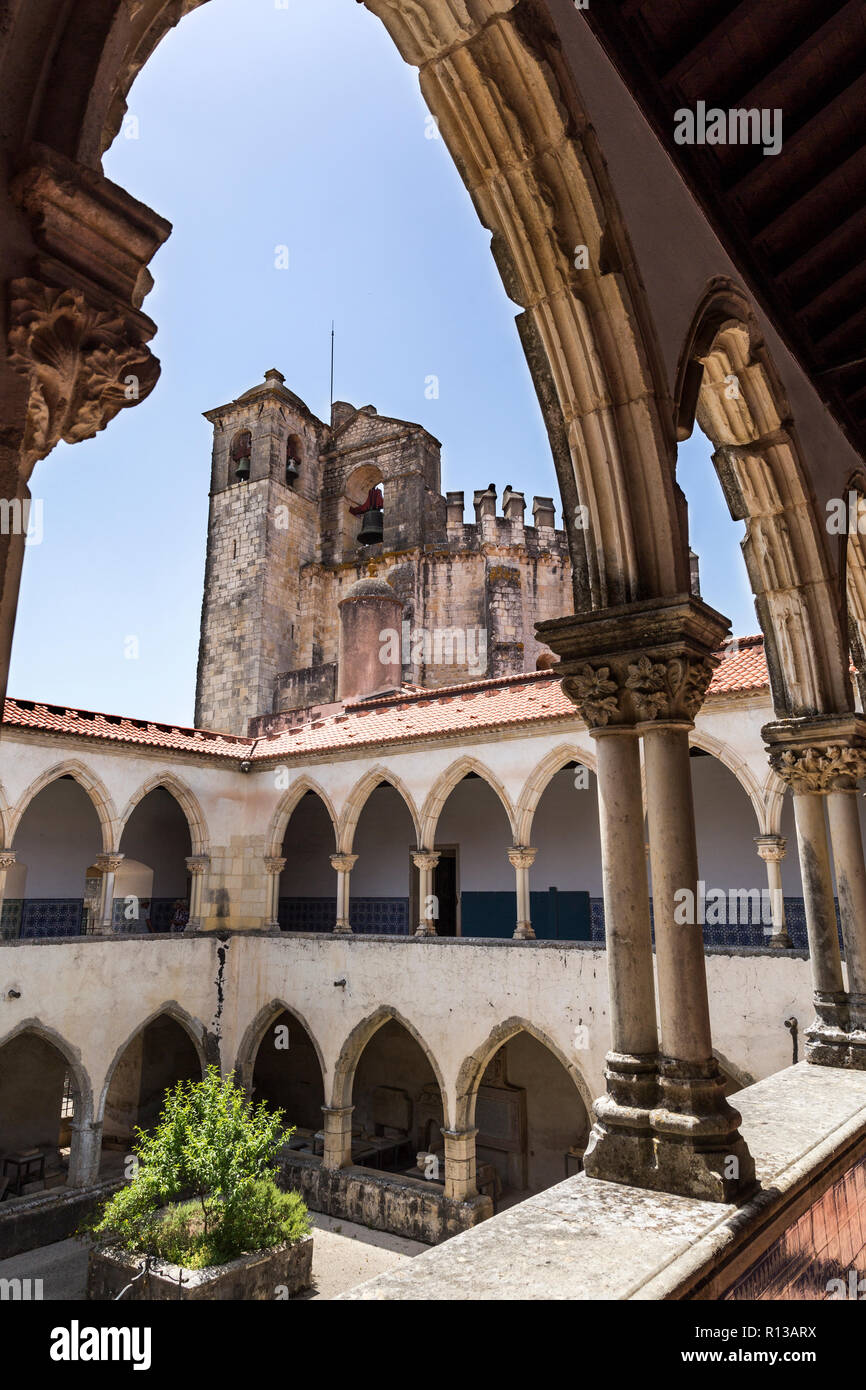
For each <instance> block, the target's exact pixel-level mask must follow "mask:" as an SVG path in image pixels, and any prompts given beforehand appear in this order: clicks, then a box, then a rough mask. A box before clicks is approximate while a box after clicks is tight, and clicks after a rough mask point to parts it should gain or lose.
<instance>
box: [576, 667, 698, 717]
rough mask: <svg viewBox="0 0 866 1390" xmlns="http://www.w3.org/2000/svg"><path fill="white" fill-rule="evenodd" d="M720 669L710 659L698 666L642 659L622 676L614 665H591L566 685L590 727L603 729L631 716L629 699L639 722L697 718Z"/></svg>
mask: <svg viewBox="0 0 866 1390" xmlns="http://www.w3.org/2000/svg"><path fill="white" fill-rule="evenodd" d="M716 664H717V663H716V662H715V661H713V660H712V659H710V658H709V657H707V658H705V659H703V660H699V661H693V660H690V659H688V658H686V657H674V658H671V659H670V660H668V661H653V660H652V659H651V658H650V657H648V656H640V657H638V659H637V661H634V662H628V663H627V664H625V665H624V667H623V674H622V675H618V674H617V672H616V670H614V669H613V668H612V667H611V666H597V667H593V666H591V665H590V664H589V662H586V663H584V665H583V666H579V667H578V669H577V671H576V672H574V673H573V674H572V675H569V676H567V677H566V678H565V680H563V683H562V684H563V689H564V690H565V693H566V694H567V695H568V697H569V699H570V700H573V701H574V703H575V704H576V705H577V706H578V708H579V709H580V712H581V715H582V716H583V718H584V719H585V721H586V723H587V724H588V725H589V726H590V728H598V727H603V726H604V725H606V724H608V723H610V721H611V719H613V720H614V722H616V720H617V717H618V716H624V715H627V713H628V711H627V704H628V703H629V702H628V701H627V700H626V699H624V697H626V696H628V697H630V704H631V706H632V710H633V714H634V718H635V719H636V720H637V721H639V722H644V721H650V720H654V719H694V717H695V715H696V714H697V712H698V710H699V709H700V707H701V703H702V702H703V698H704V695H705V694H706V689H707V686H708V685H709V683H710V679H711V677H712V674H713V669H714V667H715V665H716Z"/></svg>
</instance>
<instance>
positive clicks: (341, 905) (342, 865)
mask: <svg viewBox="0 0 866 1390" xmlns="http://www.w3.org/2000/svg"><path fill="white" fill-rule="evenodd" d="M357 862H358V856H357V854H332V855H331V866H332V867H333V868H334V869H336V871H337V921H336V923H335V925H334V931H335V932H336V933H338V934H339V935H340V936H347V935H349V934H350V933H351V931H352V924H351V922H350V921H349V883H350V879H351V874H352V869H353V868H354V867H355V865H356V864H357Z"/></svg>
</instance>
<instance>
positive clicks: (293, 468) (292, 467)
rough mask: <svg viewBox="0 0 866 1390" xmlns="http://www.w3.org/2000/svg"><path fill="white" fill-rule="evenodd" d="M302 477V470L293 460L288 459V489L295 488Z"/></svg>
mask: <svg viewBox="0 0 866 1390" xmlns="http://www.w3.org/2000/svg"><path fill="white" fill-rule="evenodd" d="M300 476H301V470H300V468H299V467H298V465H297V464H296V462H295V460H294V459H293V458H290V459H286V487H294V485H295V483H296V482H297V481H298V479H299V478H300Z"/></svg>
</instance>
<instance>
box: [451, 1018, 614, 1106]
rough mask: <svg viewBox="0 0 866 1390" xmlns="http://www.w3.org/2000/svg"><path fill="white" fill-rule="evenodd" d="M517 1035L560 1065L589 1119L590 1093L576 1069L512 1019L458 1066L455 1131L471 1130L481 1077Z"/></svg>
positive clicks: (542, 1036)
mask: <svg viewBox="0 0 866 1390" xmlns="http://www.w3.org/2000/svg"><path fill="white" fill-rule="evenodd" d="M521 1032H522V1033H529V1035H530V1036H531V1037H533V1038H535V1040H536V1042H540V1043H541V1045H542V1047H546V1048H547V1050H548V1052H550V1053H551V1054H552V1055H553V1056H554V1057H555V1058H556V1060H557V1061H558V1062H561V1063H562V1066H563V1067H564V1068H565V1070H566V1071H567V1072H568V1075H569V1076H570V1077H571V1079H572V1081H573V1082H574V1084H575V1086H576V1087H577V1091H578V1094H579V1095H580V1098H581V1100H582V1101H583V1103H584V1105H585V1107H586V1113H587V1115H589V1116H590V1117H591V1116H592V1101H593V1097H592V1092H591V1091H590V1089H589V1086H588V1085H587V1083H586V1080H585V1079H584V1077H583V1075H582V1073H581V1071H580V1070H579V1068H578V1067H576V1066H575V1064H574V1062H572V1061H571V1060H570V1059H569V1058H568V1057H567V1056H566V1054H565V1053H564V1052H563V1051H562V1049H561V1048H560V1047H559V1046H558V1045H557V1044H556V1043H555V1042H554V1041H553V1039H552V1038H550V1037H549V1036H548V1034H547V1033H545V1032H544V1031H543V1030H542V1029H541V1028H537V1027H536V1026H535V1024H534V1023H530V1022H529V1020H528V1019H526V1018H518V1017H517V1016H515V1017H513V1018H508V1019H506V1020H505V1022H504V1023H498V1024H497V1025H496V1027H495V1028H494V1029H492V1031H491V1032H490V1033H489V1034H488V1035H487V1038H486V1039H485V1041H484V1042H483V1043H482V1044H481V1046H480V1047H477V1048H475V1050H474V1051H473V1052H471V1053H470V1054H469V1056H468V1057H467V1058H465V1060H464V1061H463V1063H462V1064H461V1067H460V1071H459V1072H458V1074H457V1101H456V1113H455V1120H454V1128H455V1129H457V1130H464V1129H471V1128H472V1127H473V1125H474V1123H475V1097H476V1096H477V1094H478V1087H479V1086H480V1085H481V1078H482V1077H483V1075H484V1073H485V1071H486V1070H487V1067H488V1065H489V1063H490V1061H491V1060H492V1058H493V1057H494V1056H495V1054H496V1053H497V1052H498V1051H499V1049H500V1047H501V1046H502V1044H503V1043H507V1042H508V1041H509V1039H510V1038H513V1037H516V1036H517V1034H518V1033H521Z"/></svg>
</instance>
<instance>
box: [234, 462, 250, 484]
mask: <svg viewBox="0 0 866 1390" xmlns="http://www.w3.org/2000/svg"><path fill="white" fill-rule="evenodd" d="M235 477H236V478H237V480H238V482H239V483H245V482H249V477H250V460H249V457H247V458H240V459H238V461H237V468H236V469H235Z"/></svg>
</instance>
